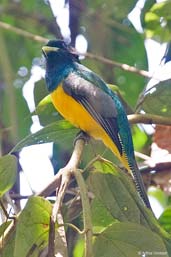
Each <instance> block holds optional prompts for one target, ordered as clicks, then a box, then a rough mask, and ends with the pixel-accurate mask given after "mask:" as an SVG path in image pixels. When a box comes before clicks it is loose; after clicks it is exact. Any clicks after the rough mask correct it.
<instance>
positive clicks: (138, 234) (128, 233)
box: [94, 222, 169, 257]
mask: <svg viewBox="0 0 171 257" xmlns="http://www.w3.org/2000/svg"><path fill="white" fill-rule="evenodd" d="M159 255H160V256H161V255H162V256H165V257H169V255H168V253H167V248H166V247H165V244H164V242H163V241H162V239H161V238H160V237H159V235H157V234H156V233H154V232H152V231H150V230H149V229H147V228H145V227H144V226H142V225H139V224H134V223H129V222H122V223H118V222H117V223H114V224H113V225H111V226H109V227H108V228H107V229H106V230H104V231H103V232H102V233H101V234H99V236H97V238H96V240H95V243H94V256H95V257H97V256H98V257H111V256H112V257H118V256H119V257H130V256H131V257H138V256H153V257H158V256H159Z"/></svg>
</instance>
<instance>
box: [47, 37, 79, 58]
mask: <svg viewBox="0 0 171 257" xmlns="http://www.w3.org/2000/svg"><path fill="white" fill-rule="evenodd" d="M42 52H43V55H44V57H45V59H46V62H48V61H51V60H53V61H54V60H56V61H58V60H63V62H64V61H76V62H78V61H79V59H78V54H77V53H76V51H75V50H74V48H72V47H71V46H70V45H67V44H66V43H65V42H64V41H63V40H50V41H49V42H48V43H47V45H45V46H43V47H42Z"/></svg>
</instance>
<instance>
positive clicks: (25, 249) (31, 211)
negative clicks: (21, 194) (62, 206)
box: [14, 197, 52, 257]
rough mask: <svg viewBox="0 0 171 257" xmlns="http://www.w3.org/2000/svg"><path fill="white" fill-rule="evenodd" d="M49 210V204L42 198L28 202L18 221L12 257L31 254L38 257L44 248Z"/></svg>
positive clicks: (34, 198) (32, 198)
mask: <svg viewBox="0 0 171 257" xmlns="http://www.w3.org/2000/svg"><path fill="white" fill-rule="evenodd" d="M51 209H52V206H51V204H50V202H49V201H47V200H45V199H44V198H42V197H31V198H30V199H29V200H28V202H27V204H26V207H25V208H24V210H23V211H22V213H21V215H20V216H19V219H18V224H17V229H16V239H15V250H14V257H18V256H32V255H31V254H33V253H34V255H33V256H39V254H38V253H40V251H41V250H42V249H44V248H45V247H46V245H47V242H48V232H49V221H50V215H51ZM35 252H36V253H37V255H35ZM28 253H30V255H28Z"/></svg>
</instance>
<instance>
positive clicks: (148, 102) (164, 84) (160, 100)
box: [141, 79, 171, 117]
mask: <svg viewBox="0 0 171 257" xmlns="http://www.w3.org/2000/svg"><path fill="white" fill-rule="evenodd" d="M170 99H171V80H170V79H169V80H165V81H161V82H160V83H158V84H157V85H155V86H153V87H152V88H151V89H149V90H148V91H147V92H146V93H145V96H144V98H143V102H142V105H141V107H142V109H143V110H144V111H145V112H147V113H151V114H156V115H161V116H165V117H171V101H170Z"/></svg>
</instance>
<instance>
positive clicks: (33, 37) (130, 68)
mask: <svg viewBox="0 0 171 257" xmlns="http://www.w3.org/2000/svg"><path fill="white" fill-rule="evenodd" d="M0 27H1V28H3V29H6V30H10V31H12V32H14V33H16V34H18V35H21V36H24V37H27V38H29V39H31V40H34V41H37V42H40V43H47V42H48V39H47V38H44V37H41V36H38V35H35V34H32V33H30V32H28V31H25V30H23V29H20V28H17V27H14V26H12V25H10V24H8V23H5V22H2V21H0ZM78 54H80V55H81V53H78ZM84 55H85V56H87V57H89V58H91V59H94V60H97V61H100V62H103V63H105V64H108V65H111V66H115V67H118V68H121V69H122V70H125V71H128V72H132V73H136V74H138V75H140V76H143V77H146V78H152V77H153V74H151V73H150V72H148V71H145V70H139V69H137V68H135V67H134V66H130V65H128V64H125V63H119V62H116V61H112V60H110V59H108V58H105V57H103V56H99V55H95V54H92V53H86V54H84Z"/></svg>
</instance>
